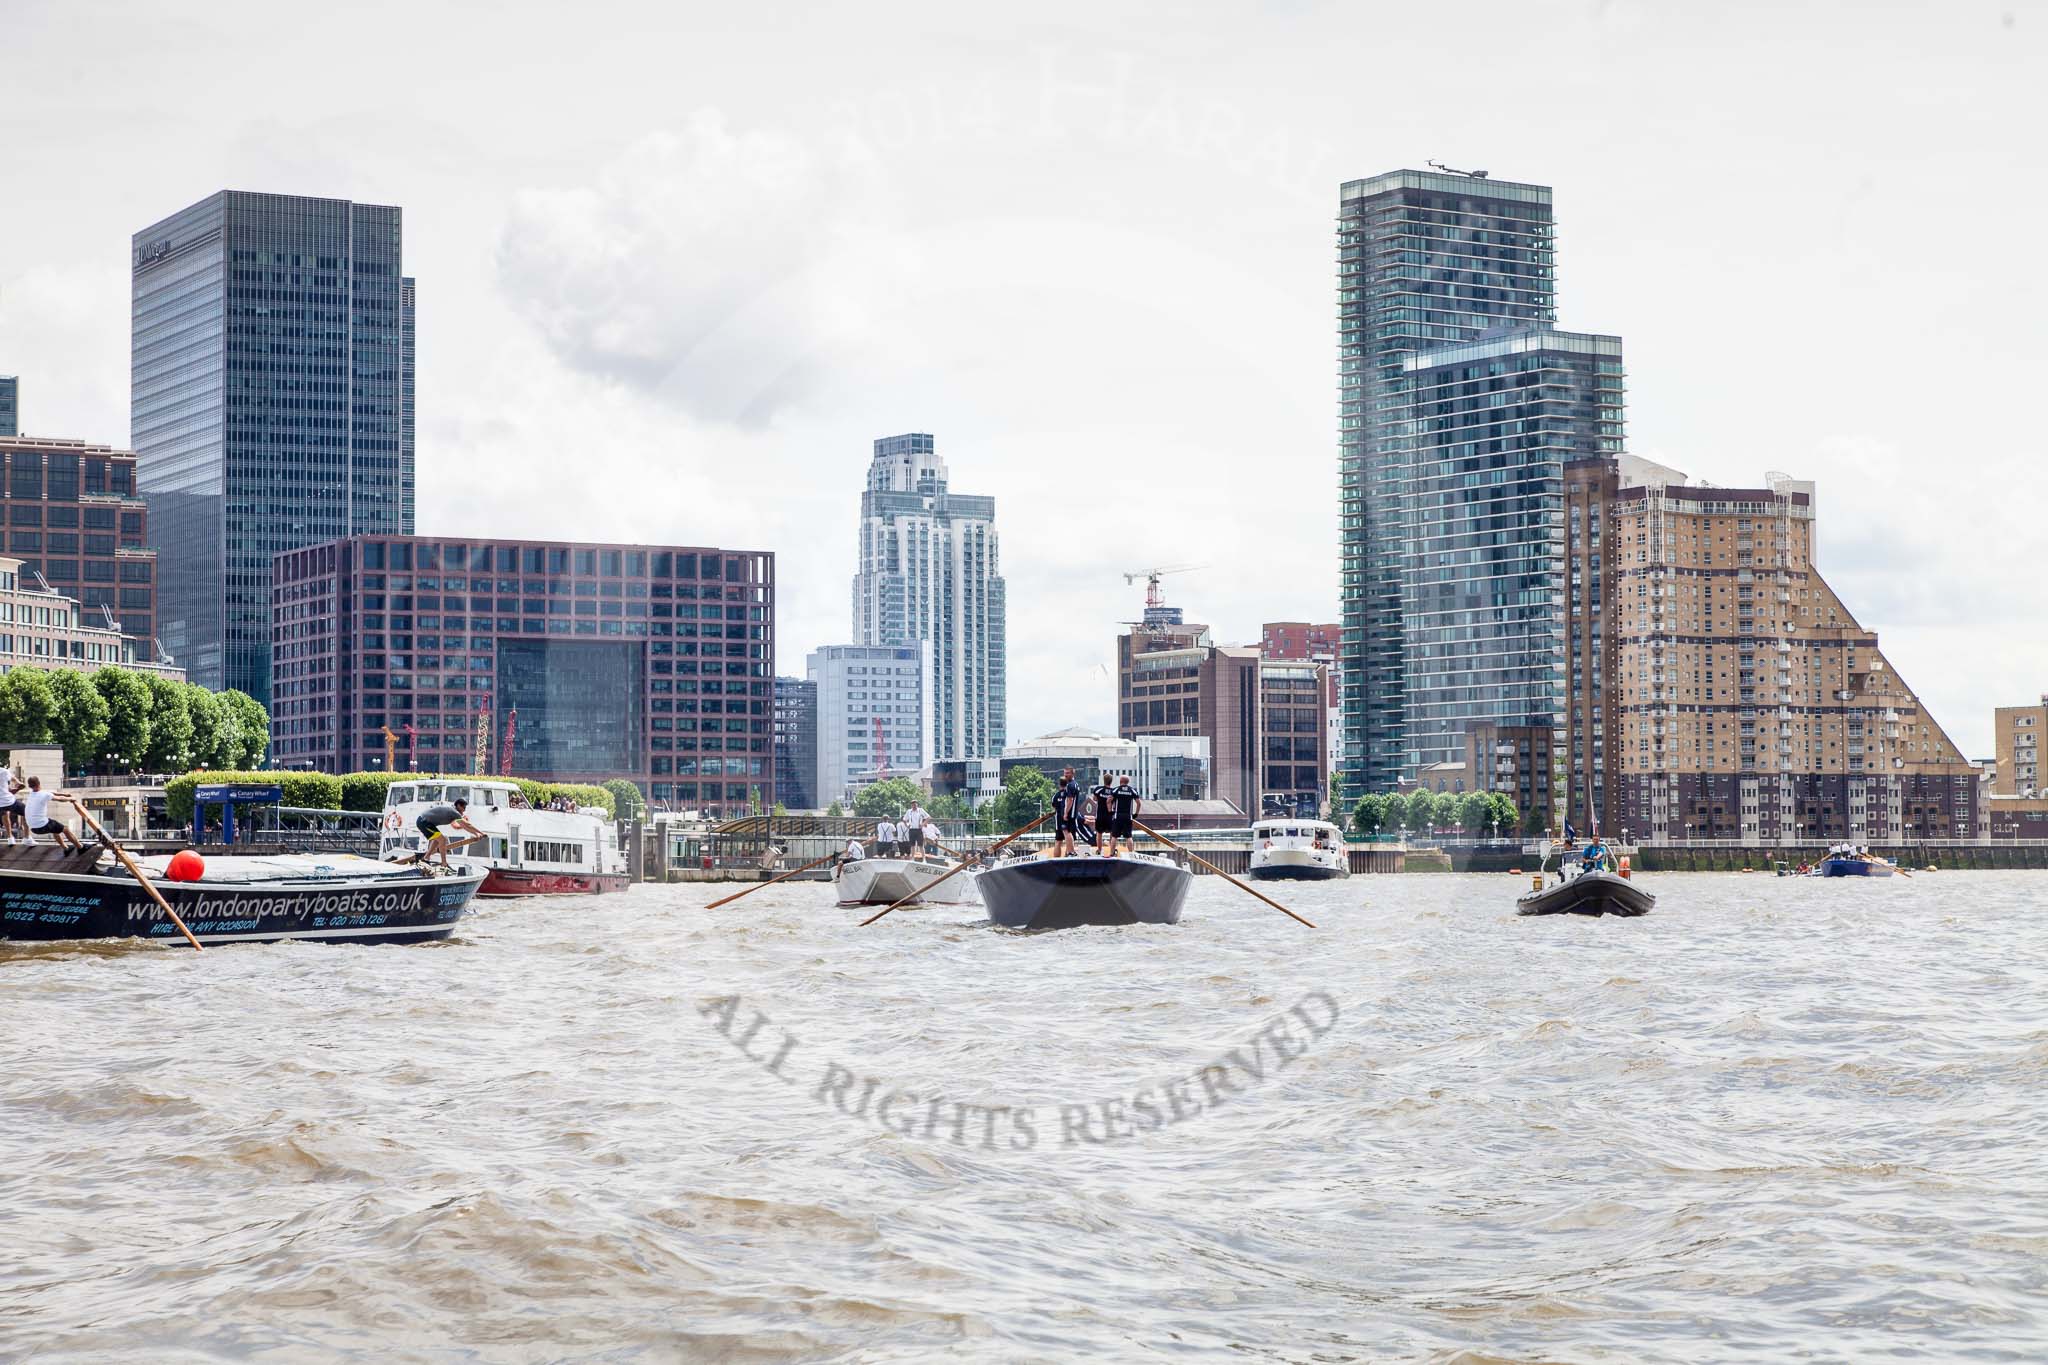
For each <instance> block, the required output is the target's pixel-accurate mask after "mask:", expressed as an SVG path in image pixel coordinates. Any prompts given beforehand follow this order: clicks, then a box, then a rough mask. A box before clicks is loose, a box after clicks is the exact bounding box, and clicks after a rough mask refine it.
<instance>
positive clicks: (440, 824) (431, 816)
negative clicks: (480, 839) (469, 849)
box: [413, 801, 483, 867]
mask: <svg viewBox="0 0 2048 1365" xmlns="http://www.w3.org/2000/svg"><path fill="white" fill-rule="evenodd" d="M468 809H469V802H467V801H457V802H456V803H455V804H454V805H452V806H435V807H434V808H433V809H431V810H423V811H421V812H420V818H419V819H418V820H415V821H414V822H413V823H414V824H416V825H418V826H419V831H420V833H422V834H424V835H426V836H427V846H426V848H425V849H423V850H422V851H421V853H420V861H421V862H426V861H428V860H429V859H431V858H432V857H433V856H434V855H435V854H436V853H439V854H440V855H441V866H443V867H446V866H448V836H447V835H445V834H443V833H442V832H441V831H442V830H443V829H444V828H445V827H447V826H449V825H453V826H454V827H455V828H456V829H462V830H468V831H469V832H470V833H471V834H476V835H481V834H482V833H483V831H482V830H480V829H478V828H477V827H476V826H475V825H472V824H471V823H469V821H468V819H467V818H465V817H464V815H463V812H464V811H466V810H468Z"/></svg>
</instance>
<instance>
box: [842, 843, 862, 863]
mask: <svg viewBox="0 0 2048 1365" xmlns="http://www.w3.org/2000/svg"><path fill="white" fill-rule="evenodd" d="M867 856H868V851H867V850H866V849H864V848H862V847H861V846H860V840H859V839H858V838H853V839H848V840H847V841H846V851H845V852H844V853H842V854H840V855H839V861H840V862H842V863H857V862H859V861H860V860H861V859H863V858H865V857H867Z"/></svg>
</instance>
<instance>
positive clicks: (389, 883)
mask: <svg viewBox="0 0 2048 1365" xmlns="http://www.w3.org/2000/svg"><path fill="white" fill-rule="evenodd" d="M136 861H137V863H138V864H139V865H140V866H141V867H142V869H143V871H144V872H145V873H146V874H148V876H149V879H150V882H151V884H152V885H154V886H155V887H156V889H157V891H158V892H160V893H161V894H162V895H163V898H164V899H165V900H166V901H168V902H169V903H170V904H171V906H172V907H173V908H174V909H175V910H176V911H177V912H178V915H179V917H180V918H181V919H183V920H184V921H185V923H186V924H187V925H189V926H190V927H191V930H192V933H193V935H194V936H195V937H196V938H197V939H198V940H199V941H200V942H201V943H203V944H212V943H274V942H277V941H278V940H281V939H300V938H304V939H322V940H331V941H337V942H348V943H416V942H419V941H421V940H425V939H437V938H446V937H448V935H449V934H450V933H452V932H454V929H455V925H456V922H457V921H459V920H460V919H461V918H462V917H463V915H464V914H466V913H467V912H468V910H469V906H470V903H471V900H472V898H473V897H474V896H475V895H476V890H477V887H478V886H479V885H481V884H482V882H483V879H484V873H485V869H484V868H483V867H482V866H480V865H471V864H467V863H464V862H461V861H459V860H458V861H456V862H455V863H454V864H453V866H452V867H451V868H450V869H449V870H448V871H445V872H444V871H442V870H440V869H439V868H417V867H403V868H401V867H398V866H396V865H394V864H391V863H382V862H379V861H377V860H376V859H374V858H363V857H358V856H356V855H354V854H279V855H275V856H246V855H231V856H217V857H210V858H207V859H206V860H205V864H204V872H203V874H202V875H201V877H200V878H199V880H197V881H172V880H170V878H169V876H168V875H167V873H168V871H169V867H168V864H169V861H170V860H169V858H168V857H165V856H156V857H147V858H138V859H137V860H136ZM96 938H140V939H157V940H162V941H164V942H176V943H182V942H183V941H184V936H183V935H181V934H180V933H179V932H178V927H177V926H176V925H175V924H173V923H172V922H171V919H170V916H168V915H166V914H165V913H164V912H163V910H162V908H161V907H159V906H158V905H157V904H156V902H155V901H154V900H152V899H151V898H150V895H149V892H148V891H146V890H145V889H144V888H143V887H142V885H141V884H140V883H139V882H137V881H136V880H135V878H134V877H133V876H131V875H130V874H129V872H128V870H127V869H126V868H124V867H122V866H121V864H120V863H119V862H118V861H116V860H115V858H114V856H113V855H112V854H111V853H110V852H108V851H106V850H104V849H100V848H95V847H87V848H86V849H84V850H83V851H80V852H69V851H67V850H64V849H60V848H58V847H56V846H54V845H33V846H31V845H20V846H0V940H7V941H14V942H52V941H61V940H70V939H96Z"/></svg>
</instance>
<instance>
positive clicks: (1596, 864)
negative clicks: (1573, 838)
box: [1579, 834, 1610, 873]
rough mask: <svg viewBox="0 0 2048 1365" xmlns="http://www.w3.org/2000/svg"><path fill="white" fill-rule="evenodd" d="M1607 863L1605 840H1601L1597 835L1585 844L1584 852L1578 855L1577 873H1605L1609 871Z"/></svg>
mask: <svg viewBox="0 0 2048 1365" xmlns="http://www.w3.org/2000/svg"><path fill="white" fill-rule="evenodd" d="M1609 861H1610V860H1609V858H1608V856H1607V842H1606V840H1604V839H1602V838H1601V837H1600V836H1599V835H1597V834H1596V835H1594V836H1593V838H1592V840H1591V841H1590V842H1589V843H1587V845H1586V848H1585V851H1584V852H1583V853H1581V854H1579V871H1580V872H1581V873H1586V872H1605V871H1607V870H1609V869H1608V863H1609Z"/></svg>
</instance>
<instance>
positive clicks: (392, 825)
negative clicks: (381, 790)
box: [384, 810, 405, 830]
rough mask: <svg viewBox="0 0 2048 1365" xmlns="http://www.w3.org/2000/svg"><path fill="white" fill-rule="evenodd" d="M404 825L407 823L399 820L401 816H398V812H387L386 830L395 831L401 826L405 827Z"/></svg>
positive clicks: (385, 818)
mask: <svg viewBox="0 0 2048 1365" xmlns="http://www.w3.org/2000/svg"><path fill="white" fill-rule="evenodd" d="M404 824H405V821H404V820H402V819H400V818H399V814H398V812H397V811H395V810H394V811H390V812H387V813H386V814H385V816H384V828H386V829H394V830H395V829H398V828H399V827H400V826H402V825H404Z"/></svg>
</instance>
